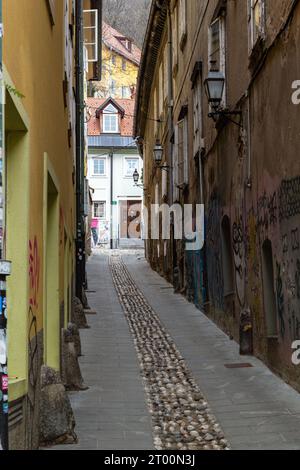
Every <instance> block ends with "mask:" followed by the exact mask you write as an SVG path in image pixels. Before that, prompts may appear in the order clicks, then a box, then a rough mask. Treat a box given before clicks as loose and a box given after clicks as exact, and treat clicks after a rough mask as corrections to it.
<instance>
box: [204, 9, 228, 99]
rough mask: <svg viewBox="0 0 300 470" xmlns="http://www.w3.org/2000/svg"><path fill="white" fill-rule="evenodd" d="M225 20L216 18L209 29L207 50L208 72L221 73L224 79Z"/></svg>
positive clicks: (224, 97)
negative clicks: (215, 71)
mask: <svg viewBox="0 0 300 470" xmlns="http://www.w3.org/2000/svg"><path fill="white" fill-rule="evenodd" d="M225 36H226V34H225V20H224V18H222V17H219V18H217V19H216V20H215V21H214V22H213V23H212V24H211V25H210V28H209V43H208V44H209V50H208V58H209V64H208V68H209V70H217V71H220V72H222V73H223V75H224V77H225V78H226V41H225ZM225 89H226V87H224V96H223V103H222V104H223V106H224V105H225V99H226V91H225Z"/></svg>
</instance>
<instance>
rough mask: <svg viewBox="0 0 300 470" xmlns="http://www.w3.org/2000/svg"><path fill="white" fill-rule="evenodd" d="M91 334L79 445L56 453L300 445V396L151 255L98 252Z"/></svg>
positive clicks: (79, 400)
mask: <svg viewBox="0 0 300 470" xmlns="http://www.w3.org/2000/svg"><path fill="white" fill-rule="evenodd" d="M87 268H88V285H89V291H88V298H89V303H90V306H91V308H92V309H94V310H95V311H96V312H97V314H96V315H89V317H88V322H89V325H90V328H89V329H85V330H81V340H82V353H83V356H82V357H81V359H80V365H81V370H82V375H83V377H84V380H85V382H86V384H87V385H88V386H89V389H88V390H87V391H85V392H80V393H78V392H72V393H70V398H71V403H72V407H73V410H74V414H75V419H76V429H75V431H76V433H77V436H78V444H75V445H70V446H69V445H65V446H56V447H54V448H53V449H54V450H59V449H69V450H72V449H74V450H88V449H102V450H115V449H119V450H122V449H132V450H140V449H143V450H151V449H155V448H156V449H181V450H185V449H188V450H196V449H227V448H230V449H246V448H247V449H252V450H253V449H300V426H299V424H300V396H299V394H298V393H297V392H296V391H295V390H294V389H292V388H291V387H290V386H288V385H287V384H286V383H284V382H283V381H282V380H281V379H280V378H278V377H277V376H275V375H274V374H273V373H272V372H271V371H270V370H269V369H268V368H267V367H266V366H265V365H264V364H263V363H262V362H261V361H259V360H258V359H256V358H255V357H253V356H251V357H247V356H243V357H241V356H240V355H239V350H238V345H237V344H236V343H235V342H234V341H231V340H230V339H229V338H228V337H227V336H226V335H225V334H224V333H223V332H222V331H221V330H220V329H218V327H217V326H216V325H215V324H213V323H212V322H211V321H210V320H209V319H208V318H207V317H206V316H205V315H204V314H203V313H201V312H200V311H199V310H197V309H196V307H195V306H194V305H192V304H190V303H188V302H187V300H185V299H184V297H182V296H181V295H180V294H174V290H173V288H172V286H171V285H170V284H168V283H167V282H166V281H165V280H164V279H163V278H161V277H160V276H159V275H158V274H157V273H155V272H154V271H152V270H151V269H150V267H149V265H148V263H147V262H146V260H145V258H144V255H143V252H142V251H116V250H115V251H112V252H109V251H104V250H95V251H94V253H93V255H92V257H91V259H90V261H89V263H88V266H87Z"/></svg>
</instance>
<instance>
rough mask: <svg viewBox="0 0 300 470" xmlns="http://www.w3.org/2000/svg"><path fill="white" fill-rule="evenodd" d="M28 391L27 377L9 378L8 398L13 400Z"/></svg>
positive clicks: (10, 400)
mask: <svg viewBox="0 0 300 470" xmlns="http://www.w3.org/2000/svg"><path fill="white" fill-rule="evenodd" d="M26 393H27V382H26V380H25V379H23V378H21V379H9V381H8V399H9V402H13V401H16V400H18V399H19V398H22V397H24V396H25V395H26Z"/></svg>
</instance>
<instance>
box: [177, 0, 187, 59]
mask: <svg viewBox="0 0 300 470" xmlns="http://www.w3.org/2000/svg"><path fill="white" fill-rule="evenodd" d="M178 17H179V45H180V49H181V50H183V48H184V46H185V43H186V38H187V0H179V15H178Z"/></svg>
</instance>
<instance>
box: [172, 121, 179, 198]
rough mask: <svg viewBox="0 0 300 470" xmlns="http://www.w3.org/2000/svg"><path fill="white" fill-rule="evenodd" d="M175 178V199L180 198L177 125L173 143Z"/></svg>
mask: <svg viewBox="0 0 300 470" xmlns="http://www.w3.org/2000/svg"><path fill="white" fill-rule="evenodd" d="M173 160H174V161H173V172H174V174H173V180H174V188H173V192H174V199H175V201H176V200H177V199H178V196H179V195H178V187H177V186H178V126H177V125H176V126H175V130H174V145H173Z"/></svg>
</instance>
